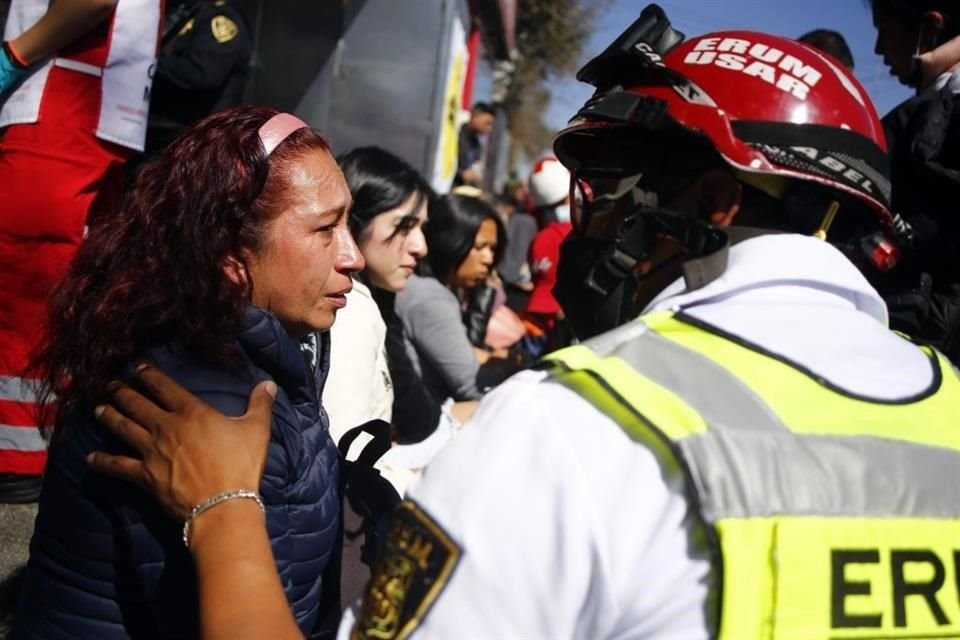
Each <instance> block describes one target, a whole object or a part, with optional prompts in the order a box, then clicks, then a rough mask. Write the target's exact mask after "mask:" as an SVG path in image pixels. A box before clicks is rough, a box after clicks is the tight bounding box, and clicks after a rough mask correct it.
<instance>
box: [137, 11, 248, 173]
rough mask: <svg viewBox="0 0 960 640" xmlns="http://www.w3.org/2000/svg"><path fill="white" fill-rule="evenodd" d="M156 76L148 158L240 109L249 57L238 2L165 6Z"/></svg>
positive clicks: (151, 105)
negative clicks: (211, 117)
mask: <svg viewBox="0 0 960 640" xmlns="http://www.w3.org/2000/svg"><path fill="white" fill-rule="evenodd" d="M168 5H169V6H168V8H167V14H166V23H165V27H164V33H163V42H162V45H161V49H160V58H159V60H158V61H157V70H156V75H155V77H154V84H153V90H152V93H151V102H150V123H149V128H148V130H147V150H146V155H148V156H149V155H151V154H153V153H156V152H158V151H161V150H162V149H163V148H165V147H166V146H167V145H168V144H169V143H170V142H171V141H172V140H173V139H174V138H175V137H176V136H177V134H179V133H180V131H182V130H183V129H184V128H185V127H187V126H188V125H190V124H192V123H193V122H196V121H197V120H199V119H200V118H202V117H204V116H206V115H208V114H210V113H213V112H215V111H220V110H221V109H225V108H227V107H231V106H235V105H238V104H241V103H242V101H243V89H244V83H245V82H246V78H247V67H248V64H249V60H250V55H251V53H252V52H253V39H252V37H251V32H250V27H249V26H248V23H247V20H246V18H245V16H244V13H243V12H242V11H241V7H240V6H239V5H238V1H237V0H179V1H177V2H171V3H168Z"/></svg>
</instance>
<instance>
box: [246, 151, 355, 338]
mask: <svg viewBox="0 0 960 640" xmlns="http://www.w3.org/2000/svg"><path fill="white" fill-rule="evenodd" d="M287 183H288V187H287V190H286V193H285V198H284V202H283V204H282V205H281V211H280V212H279V213H277V214H276V215H275V217H274V218H273V219H271V220H270V221H269V222H267V223H266V225H265V228H264V232H263V236H264V238H263V243H262V245H261V247H260V250H259V251H257V252H256V253H251V254H250V255H248V256H247V266H248V269H249V276H250V278H251V279H252V281H253V299H252V302H253V304H255V305H257V306H258V307H260V308H262V309H265V310H267V311H270V312H271V313H273V314H274V315H275V316H277V319H278V320H280V323H281V324H282V325H283V326H284V328H285V329H286V330H287V333H289V334H290V335H291V336H292V337H294V338H300V337H303V336H305V335H306V334H308V333H309V332H311V331H322V330H325V329H329V328H330V327H331V325H333V321H334V319H335V318H336V313H337V310H338V309H341V308H343V307H344V306H345V305H346V304H347V299H346V294H347V292H348V291H350V289H351V288H352V285H351V278H350V276H351V274H352V273H353V272H356V271H360V270H361V269H363V256H362V255H361V254H360V250H359V249H358V248H357V245H356V244H355V243H354V241H353V237H352V236H351V235H350V230H349V229H348V228H347V210H348V209H349V208H350V190H349V189H348V188H347V183H346V181H344V179H343V174H342V173H340V169H339V167H337V163H336V162H334V159H333V157H332V156H331V155H330V153H329V152H327V151H324V150H322V149H315V150H312V151H309V152H307V153H305V154H304V155H303V156H302V157H301V158H300V159H299V160H297V161H296V162H294V163H292V166H291V167H290V168H289V175H288V177H287Z"/></svg>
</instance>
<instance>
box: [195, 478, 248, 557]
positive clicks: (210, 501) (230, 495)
mask: <svg viewBox="0 0 960 640" xmlns="http://www.w3.org/2000/svg"><path fill="white" fill-rule="evenodd" d="M234 498H247V499H250V500H253V501H254V502H256V503H257V505H258V506H259V507H260V511H262V512H263V513H264V515H266V513H267V508H266V507H265V506H263V500H261V499H260V494H259V493H257V492H256V491H250V490H249V489H234V490H233V491H224V492H223V493H218V494H217V495H215V496H213V497H212V498H207V499H206V500H204V501H203V502H201V503H200V504H198V505H197V506H195V507H194V508H193V509H191V510H190V515H189V516H187V519H186V520H185V521H184V523H183V546H185V547H186V548H187V549H189V548H190V526H191V525H192V524H193V521H194V520H196V518H197V516H199V515H200V514H201V513H203V512H204V511H206V510H207V509H212V508H213V507H215V506H217V505H218V504H220V503H222V502H226V501H227V500H233V499H234Z"/></svg>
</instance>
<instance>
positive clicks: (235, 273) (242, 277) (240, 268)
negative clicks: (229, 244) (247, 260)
mask: <svg viewBox="0 0 960 640" xmlns="http://www.w3.org/2000/svg"><path fill="white" fill-rule="evenodd" d="M221 268H222V269H223V274H224V275H225V276H227V278H228V279H229V280H230V282H232V283H234V284H238V285H240V286H243V287H246V286H249V284H250V277H249V275H248V274H247V267H246V265H244V263H243V261H241V260H239V259H238V258H236V257H235V256H227V258H226V260H224V261H223V265H222V267H221Z"/></svg>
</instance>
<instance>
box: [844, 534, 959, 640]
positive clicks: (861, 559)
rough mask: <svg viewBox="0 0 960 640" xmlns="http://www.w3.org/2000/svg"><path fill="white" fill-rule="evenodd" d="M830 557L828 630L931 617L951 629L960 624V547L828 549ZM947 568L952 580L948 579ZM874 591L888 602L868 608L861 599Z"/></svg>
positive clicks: (900, 626) (908, 622) (903, 624)
mask: <svg viewBox="0 0 960 640" xmlns="http://www.w3.org/2000/svg"><path fill="white" fill-rule="evenodd" d="M830 559H831V588H830V626H831V628H833V629H857V628H860V629H878V628H882V627H890V626H892V627H893V628H895V629H905V628H908V627H911V626H912V625H916V624H918V623H919V624H929V623H930V622H931V621H932V622H934V623H935V625H936V626H937V627H949V628H954V629H956V627H957V624H958V623H960V620H958V616H960V601H958V594H960V549H954V550H952V552H947V553H944V552H942V551H939V550H935V549H928V548H914V549H906V548H898V549H889V550H886V552H885V553H881V549H879V548H861V549H853V548H852V549H833V550H831V553H830ZM951 568H952V573H953V580H952V581H948V580H947V572H948V570H950V569H951ZM951 582H952V584H951ZM875 592H883V593H884V594H887V595H888V596H889V602H887V603H886V606H883V607H878V608H877V609H875V610H868V607H867V606H865V604H864V603H865V602H867V601H869V600H868V599H869V598H870V597H871V596H874V595H875ZM860 597H862V598H860ZM858 598H860V599H859V603H860V604H859V605H858V604H857V602H858ZM947 611H950V613H951V616H948V614H947ZM914 616H916V617H917V618H919V620H918V619H915V618H914ZM929 637H934V636H929ZM942 637H944V638H946V637H956V636H947V635H944V636H942Z"/></svg>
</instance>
